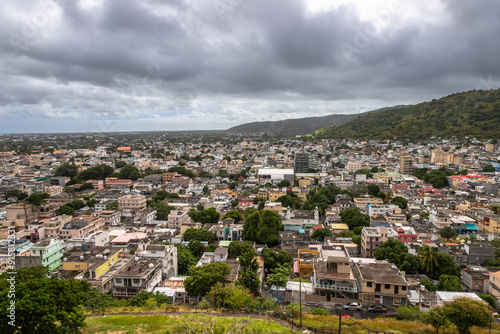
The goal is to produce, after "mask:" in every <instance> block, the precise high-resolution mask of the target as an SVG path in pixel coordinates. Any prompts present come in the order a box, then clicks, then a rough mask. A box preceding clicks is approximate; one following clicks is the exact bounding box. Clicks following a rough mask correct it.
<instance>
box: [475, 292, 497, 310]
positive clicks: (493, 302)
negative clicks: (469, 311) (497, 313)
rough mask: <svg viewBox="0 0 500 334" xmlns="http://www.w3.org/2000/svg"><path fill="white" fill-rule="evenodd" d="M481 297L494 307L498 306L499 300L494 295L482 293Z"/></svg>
mask: <svg viewBox="0 0 500 334" xmlns="http://www.w3.org/2000/svg"><path fill="white" fill-rule="evenodd" d="M479 297H480V298H481V299H482V300H484V301H485V302H487V303H488V304H490V306H491V307H492V308H497V307H498V301H497V299H496V298H495V297H493V296H492V295H489V294H482V295H479Z"/></svg>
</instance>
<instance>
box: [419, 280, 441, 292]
mask: <svg viewBox="0 0 500 334" xmlns="http://www.w3.org/2000/svg"><path fill="white" fill-rule="evenodd" d="M420 284H421V285H423V286H425V288H426V289H427V291H431V292H434V291H437V286H436V285H435V284H433V283H432V282H430V281H428V280H426V279H423V280H421V281H420Z"/></svg>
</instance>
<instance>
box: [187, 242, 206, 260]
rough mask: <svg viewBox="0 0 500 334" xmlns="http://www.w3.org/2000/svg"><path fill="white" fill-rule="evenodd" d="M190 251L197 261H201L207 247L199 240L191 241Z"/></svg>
mask: <svg viewBox="0 0 500 334" xmlns="http://www.w3.org/2000/svg"><path fill="white" fill-rule="evenodd" d="M188 249H189V251H190V252H191V254H193V255H194V257H195V258H197V259H200V258H201V256H202V255H203V253H205V246H204V245H203V244H202V243H201V242H200V241H198V240H192V241H190V242H189V245H188Z"/></svg>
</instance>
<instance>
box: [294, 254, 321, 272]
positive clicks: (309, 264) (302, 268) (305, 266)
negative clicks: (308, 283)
mask: <svg viewBox="0 0 500 334" xmlns="http://www.w3.org/2000/svg"><path fill="white" fill-rule="evenodd" d="M297 255H298V264H299V277H303V278H305V277H310V276H311V275H312V274H313V273H314V259H315V258H316V257H317V256H318V251H317V250H314V249H299V250H298V252H297Z"/></svg>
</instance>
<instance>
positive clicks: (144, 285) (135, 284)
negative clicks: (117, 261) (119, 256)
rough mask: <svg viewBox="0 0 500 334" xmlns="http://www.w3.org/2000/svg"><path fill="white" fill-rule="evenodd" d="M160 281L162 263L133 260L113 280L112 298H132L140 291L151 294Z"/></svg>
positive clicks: (148, 260) (137, 258)
mask: <svg viewBox="0 0 500 334" xmlns="http://www.w3.org/2000/svg"><path fill="white" fill-rule="evenodd" d="M161 281H162V261H161V260H156V259H155V260H152V259H144V258H143V259H140V258H139V257H136V258H134V260H133V261H130V262H129V263H128V264H127V265H125V266H124V267H123V268H122V269H120V271H119V272H117V273H116V274H115V276H114V278H113V297H115V298H132V297H134V296H135V295H137V294H138V293H139V292H141V291H148V292H151V291H152V290H153V288H154V287H156V286H157V285H158V284H159V283H160V282H161Z"/></svg>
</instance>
